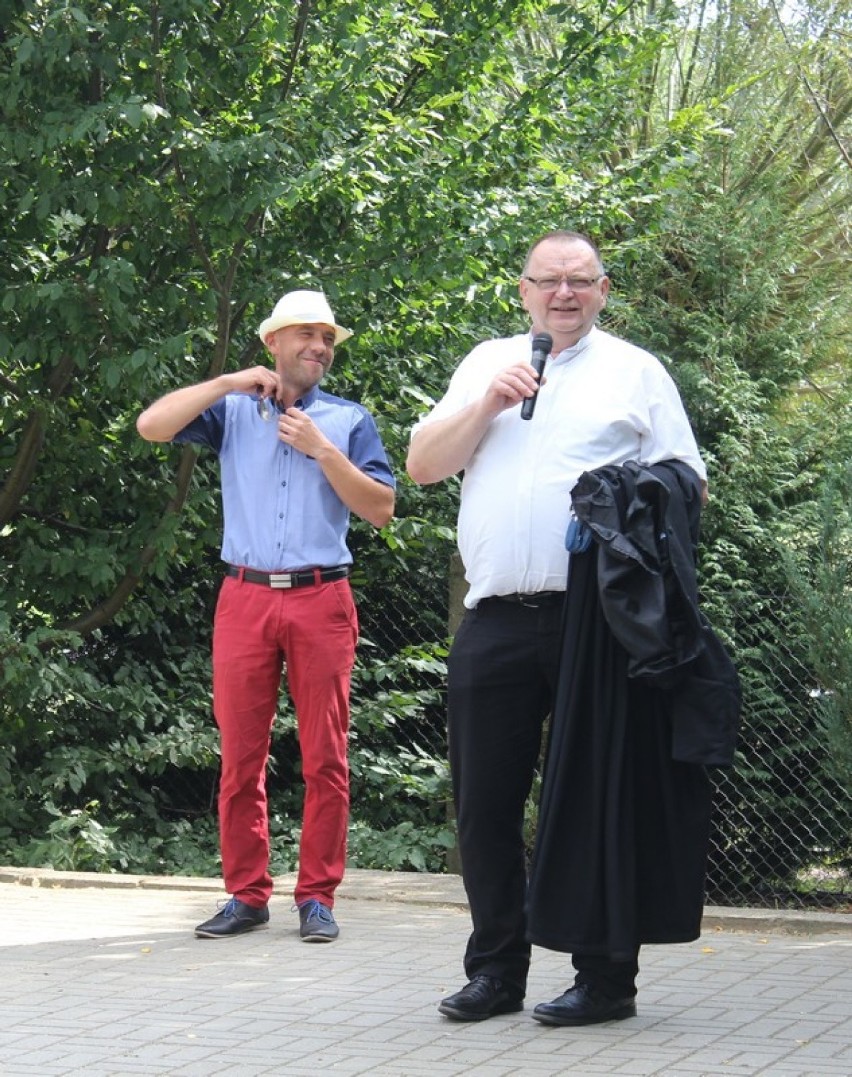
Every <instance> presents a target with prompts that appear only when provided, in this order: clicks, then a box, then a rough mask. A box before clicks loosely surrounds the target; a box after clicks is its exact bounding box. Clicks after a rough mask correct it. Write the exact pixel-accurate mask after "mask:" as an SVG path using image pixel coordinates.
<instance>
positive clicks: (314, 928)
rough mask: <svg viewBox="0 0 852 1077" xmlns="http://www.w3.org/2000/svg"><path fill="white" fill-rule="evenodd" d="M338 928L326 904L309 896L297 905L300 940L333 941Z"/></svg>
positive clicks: (338, 932) (338, 930)
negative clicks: (307, 899)
mask: <svg viewBox="0 0 852 1077" xmlns="http://www.w3.org/2000/svg"><path fill="white" fill-rule="evenodd" d="M339 934H340V928H339V927H338V926H337V921H336V920H335V919H334V914H333V913H332V911H331V909H330V908H329V907H328V905H323V903H322V902H321V901H316V900H315V899H313V898H311V900H310V901H303V902H302V904H301V905H300V906H299V935H300V937H301V939H302V942H333V941H334V940H335V939H336V938H337V936H338V935H339Z"/></svg>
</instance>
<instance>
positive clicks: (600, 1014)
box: [532, 984, 636, 1025]
mask: <svg viewBox="0 0 852 1077" xmlns="http://www.w3.org/2000/svg"><path fill="white" fill-rule="evenodd" d="M532 1015H533V1017H534V1018H535V1019H536V1021H541V1023H542V1024H543V1025H596V1024H598V1023H599V1022H601V1021H623V1020H624V1018H625V1017H635V1016H636V999H635V998H607V997H606V995H602V994H600V992H599V991H595V989H594V988H593V987H590V986H589V985H588V984H577V985H576V987H569V988H568V990H567V991H566V992H565V994H564V995H560V996H559V998H555V999H554V1000H553V1002H542V1003H541V1004H540V1005H538V1006H536V1008H535V1009H534V1010H533V1014H532Z"/></svg>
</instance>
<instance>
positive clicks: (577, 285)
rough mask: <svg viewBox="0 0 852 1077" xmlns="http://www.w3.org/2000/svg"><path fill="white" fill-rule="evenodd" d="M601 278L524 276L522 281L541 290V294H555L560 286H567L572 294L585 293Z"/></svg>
mask: <svg viewBox="0 0 852 1077" xmlns="http://www.w3.org/2000/svg"><path fill="white" fill-rule="evenodd" d="M602 276H603V274H600V275H599V276H597V277H528V276H527V275H526V274H524V280H528V281H529V282H530V284H534V285H535V286H536V288H541V290H542V291H543V292H555V291H556V289H557V288H558V287H559V285H560V284H567V285H568V287H569V288H570V289H571V291H572V292H587V291H588V290H589V288H591V287H592V285H593V284H597V282H598V281H599V280H600V279H601V277H602Z"/></svg>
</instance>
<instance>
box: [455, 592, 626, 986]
mask: <svg viewBox="0 0 852 1077" xmlns="http://www.w3.org/2000/svg"><path fill="white" fill-rule="evenodd" d="M563 604H564V603H563V602H562V600H560V599H556V600H549V601H545V602H544V603H543V604H542V605H541V606H538V607H531V606H522V605H517V604H514V603H511V602H506V601H502V600H500V599H486V600H484V601H482V602H480V604H479V606H478V607H477V608H476V609H475V610H471V611H469V612H468V613H467V614H466V615H465V618H464V620H463V621H462V623H461V625H460V626H459V629H458V631H457V633H456V636H455V639H454V641H453V646H452V649H451V651H450V655H449V659H448V708H449V718H448V720H449V733H448V736H449V751H450V769H451V772H452V778H453V795H454V800H455V808H456V817H457V824H458V835H459V852H460V855H461V864H462V875H463V878H464V884H465V890H466V891H467V897H468V902H469V904H470V911H471V919H472V921H473V931H472V933H471V936H470V939H469V940H468V945H467V950H466V953H465V972H466V973H467V975H468V977H469V978H470V977H473V976H476V975H478V974H482V973H485V974H487V975H489V976H497V977H499V978H500V979H502V980H503V981H504V982H505V983H506V984H507V985H509V986H511V987H513V988H515V989H516V990H517V991H519V992H520V993H521V994H524V993H525V991H526V982H527V974H528V972H529V965H530V951H531V947H530V944H529V942H528V941H527V939H526V914H525V905H526V896H527V854H526V849H525V845H524V807H525V804H526V801H527V799H528V797H529V794H530V791H531V789H532V784H533V779H534V776H535V772H536V767H537V764H538V761H539V757H540V754H541V739H542V728H543V725H544V720H545V718H546V717H547V715H548V714H549V713H550V712H551V709H552V706H553V699H554V695H555V691H556V679H557V674H558V668H559V653H560V632H561V620H562V608H563ZM580 824H581V825H582V821H580ZM637 958H638V952H637ZM572 960H573V963H574V966H575V968H576V969H577V970H578V974H577V981H578V982H585V983H590V984H592V985H593V986H596V987H598V988H599V989H600V990H602V991H604V992H605V993H606V994H609V995H612V996H613V997H619V998H620V997H626V996H627V995H632V994H633V993H634V991H635V988H634V986H633V984H634V981H635V976H636V971H637V967H638V966H637V965H636V962H627V963H624V964H622V963H621V962H619V963H617V964H613V963H612V962H608V961H607V960H606V959H603V958H600V957H593V956H588V957H586V958H584V957H583V955H579V954H574V955H572Z"/></svg>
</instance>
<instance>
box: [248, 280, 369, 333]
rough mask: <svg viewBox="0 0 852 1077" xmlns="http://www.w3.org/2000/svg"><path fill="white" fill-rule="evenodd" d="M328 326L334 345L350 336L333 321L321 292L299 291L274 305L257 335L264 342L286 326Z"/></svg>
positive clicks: (288, 294) (283, 296)
mask: <svg viewBox="0 0 852 1077" xmlns="http://www.w3.org/2000/svg"><path fill="white" fill-rule="evenodd" d="M315 324H321V325H330V326H331V327H332V329H334V343H335V344H340V343H341V342H342V341H344V340H348V338H349V337H351V336H352V333H351V331H350V330H349V329H344V327H343V326H342V325H338V324H337V322H336V321H335V320H334V312H333V311H332V309H331V307H330V306H329V302H328V300H327V299H326V297H325V295H323V293H322V292H312V291H307V290H300V291H296V292H287V294H286V295H282V296H281V298H280V299H279V300H278V302H277V303H276V304H275V309H274V310H273V311H272V313H271V314H270V315H269V317H268V318H265V319H264V320H263V321H262V322H261V323H260V328H259V329H258V331H257V333H258V336H259V337H260V339H261V340H263V341H265V340H266V337H267V336H268V335H269V334H270V333H274V332H275V330H276V329H283V328H284V327H285V326H286V325H315Z"/></svg>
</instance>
